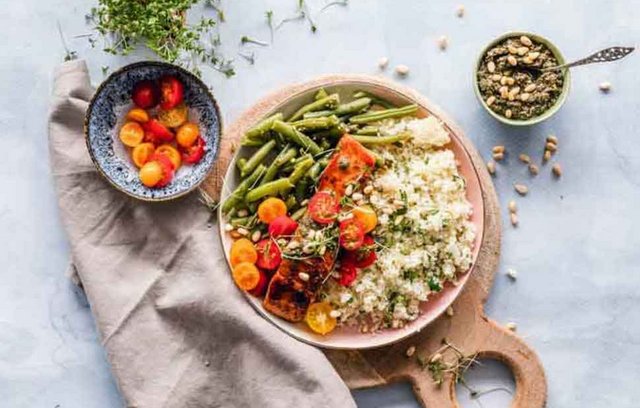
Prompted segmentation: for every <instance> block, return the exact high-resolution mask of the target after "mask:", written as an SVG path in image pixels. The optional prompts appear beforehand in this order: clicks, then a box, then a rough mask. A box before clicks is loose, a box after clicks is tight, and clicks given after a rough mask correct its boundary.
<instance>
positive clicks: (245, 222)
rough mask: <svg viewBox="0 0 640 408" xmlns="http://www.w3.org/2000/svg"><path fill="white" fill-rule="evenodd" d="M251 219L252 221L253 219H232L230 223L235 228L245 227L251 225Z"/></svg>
mask: <svg viewBox="0 0 640 408" xmlns="http://www.w3.org/2000/svg"><path fill="white" fill-rule="evenodd" d="M250 219H251V217H238V218H232V219H231V221H230V222H229V223H230V224H231V225H233V226H234V227H244V226H246V225H248V224H249V220H250Z"/></svg>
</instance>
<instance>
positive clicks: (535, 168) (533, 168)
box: [529, 163, 540, 176]
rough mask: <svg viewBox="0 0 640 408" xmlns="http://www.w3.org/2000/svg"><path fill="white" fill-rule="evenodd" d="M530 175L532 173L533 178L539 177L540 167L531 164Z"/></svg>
mask: <svg viewBox="0 0 640 408" xmlns="http://www.w3.org/2000/svg"><path fill="white" fill-rule="evenodd" d="M529 173H531V175H532V176H537V175H538V173H540V169H538V166H536V165H535V164H533V163H531V164H530V165H529Z"/></svg>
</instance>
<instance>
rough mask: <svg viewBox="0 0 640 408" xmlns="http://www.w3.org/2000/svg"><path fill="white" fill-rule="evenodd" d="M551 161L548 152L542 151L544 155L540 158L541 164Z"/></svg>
mask: <svg viewBox="0 0 640 408" xmlns="http://www.w3.org/2000/svg"><path fill="white" fill-rule="evenodd" d="M549 160H551V152H550V151H549V150H545V151H544V155H543V156H542V162H543V163H546V162H548V161H549Z"/></svg>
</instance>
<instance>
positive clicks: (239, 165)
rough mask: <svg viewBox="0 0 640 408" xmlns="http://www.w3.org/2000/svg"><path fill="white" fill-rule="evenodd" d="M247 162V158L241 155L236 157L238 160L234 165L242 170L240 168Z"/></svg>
mask: <svg viewBox="0 0 640 408" xmlns="http://www.w3.org/2000/svg"><path fill="white" fill-rule="evenodd" d="M245 164H247V159H246V158H244V157H241V158H239V159H238V161H236V166H237V167H238V170H240V171H242V169H243V168H244V165H245Z"/></svg>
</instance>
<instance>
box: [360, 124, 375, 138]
mask: <svg viewBox="0 0 640 408" xmlns="http://www.w3.org/2000/svg"><path fill="white" fill-rule="evenodd" d="M379 133H380V128H378V127H377V126H365V127H363V128H362V129H358V130H356V135H365V136H376V135H378V134H379Z"/></svg>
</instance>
